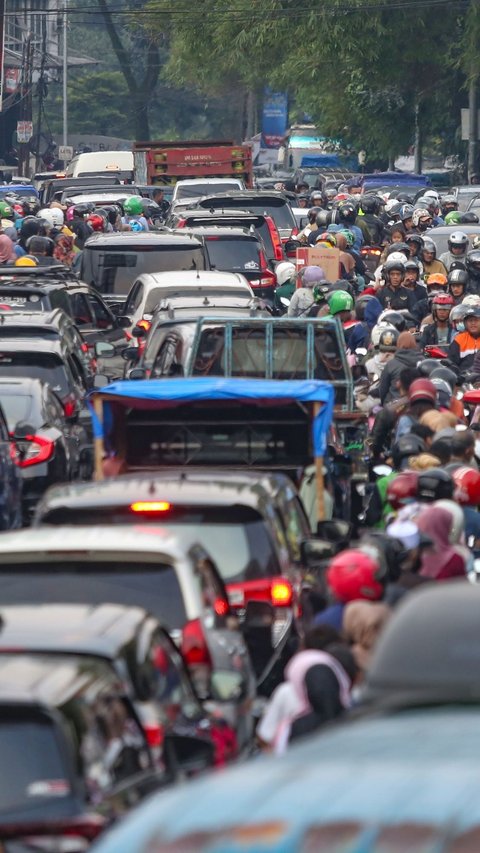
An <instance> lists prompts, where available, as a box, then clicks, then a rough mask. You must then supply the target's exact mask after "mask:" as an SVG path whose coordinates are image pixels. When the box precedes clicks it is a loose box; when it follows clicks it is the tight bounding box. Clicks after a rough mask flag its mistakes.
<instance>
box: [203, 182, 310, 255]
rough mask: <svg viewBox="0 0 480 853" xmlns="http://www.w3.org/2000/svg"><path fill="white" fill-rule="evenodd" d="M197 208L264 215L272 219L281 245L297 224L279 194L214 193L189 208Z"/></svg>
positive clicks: (287, 204)
mask: <svg viewBox="0 0 480 853" xmlns="http://www.w3.org/2000/svg"><path fill="white" fill-rule="evenodd" d="M197 207H203V208H205V209H206V210H223V208H228V209H229V210H231V209H232V208H238V209H240V210H250V211H252V212H253V213H264V214H266V215H267V216H271V217H272V219H273V221H274V222H275V225H276V226H277V228H278V233H279V234H280V237H281V239H282V242H283V243H285V242H286V241H287V240H289V239H290V237H292V236H294V235H295V234H296V233H297V223H296V221H295V217H294V215H293V213H292V209H291V207H290V204H289V203H288V200H287V199H286V198H285V196H284V194H283V193H280V192H270V191H263V192H261V191H260V192H256V191H255V190H238V192H233V191H231V192H229V193H216V194H215V195H209V196H205V198H201V199H200V200H199V201H197V202H196V203H195V204H192V206H191V208H192V209H194V208H197Z"/></svg>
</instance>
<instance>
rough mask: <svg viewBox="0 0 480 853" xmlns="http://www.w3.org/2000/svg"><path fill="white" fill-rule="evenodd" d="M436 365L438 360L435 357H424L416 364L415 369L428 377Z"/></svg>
mask: <svg viewBox="0 0 480 853" xmlns="http://www.w3.org/2000/svg"><path fill="white" fill-rule="evenodd" d="M437 367H438V361H437V359H436V358H424V359H422V361H420V362H419V363H418V365H417V369H418V370H419V371H420V373H421V374H422V376H426V377H429V376H431V374H432V373H433V371H434V370H435V368H437Z"/></svg>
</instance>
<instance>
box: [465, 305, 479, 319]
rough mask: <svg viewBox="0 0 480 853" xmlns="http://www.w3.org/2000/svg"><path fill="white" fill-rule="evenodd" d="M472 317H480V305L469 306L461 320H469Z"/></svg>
mask: <svg viewBox="0 0 480 853" xmlns="http://www.w3.org/2000/svg"><path fill="white" fill-rule="evenodd" d="M472 317H480V305H469V306H468V307H467V310H466V311H465V314H464V315H463V319H464V321H465V320H470V319H471V318H472Z"/></svg>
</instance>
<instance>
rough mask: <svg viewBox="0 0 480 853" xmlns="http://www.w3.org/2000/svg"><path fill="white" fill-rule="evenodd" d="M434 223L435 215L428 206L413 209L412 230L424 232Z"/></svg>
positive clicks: (416, 232) (419, 232)
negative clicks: (433, 215)
mask: <svg viewBox="0 0 480 853" xmlns="http://www.w3.org/2000/svg"><path fill="white" fill-rule="evenodd" d="M432 225H433V217H432V216H431V214H430V212H429V211H428V210H427V209H426V208H424V207H420V208H417V209H416V210H414V211H413V215H412V229H411V230H412V231H413V232H415V234H423V232H424V231H428V229H429V228H431V227H432Z"/></svg>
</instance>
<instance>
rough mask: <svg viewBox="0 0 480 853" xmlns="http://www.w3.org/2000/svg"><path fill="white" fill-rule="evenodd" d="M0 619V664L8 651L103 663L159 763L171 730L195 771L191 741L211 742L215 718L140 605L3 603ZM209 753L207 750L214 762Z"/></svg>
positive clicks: (22, 657) (20, 658)
mask: <svg viewBox="0 0 480 853" xmlns="http://www.w3.org/2000/svg"><path fill="white" fill-rule="evenodd" d="M0 618H1V624H2V632H1V635H0V669H1V667H2V665H4V664H5V662H6V661H7V660H8V659H10V656H12V655H17V658H16V659H17V662H18V666H19V667H22V665H25V662H27V661H28V662H29V661H31V660H32V661H37V660H42V661H47V660H51V662H52V664H53V665H55V663H57V662H58V664H59V665H60V666H61V665H62V662H65V661H68V660H69V659H72V660H74V661H75V662H77V663H78V662H80V661H83V665H84V667H85V668H88V667H92V666H95V662H96V661H102V662H103V663H105V664H106V665H107V666H108V668H109V669H110V670H111V672H112V674H113V675H116V677H117V678H118V680H119V682H121V683H122V685H123V688H124V690H125V692H126V694H127V696H128V697H129V699H130V700H131V701H132V703H133V705H134V707H135V711H136V713H137V716H138V719H139V720H140V722H141V725H142V729H143V731H144V733H145V736H146V739H147V742H148V744H149V745H150V747H151V750H152V757H153V758H154V761H155V764H156V765H157V767H158V768H159V769H161V768H162V767H164V768H165V766H166V765H167V766H168V764H169V756H168V754H165V752H164V744H165V738H166V737H167V743H168V740H169V736H170V735H175V736H176V737H177V738H178V739H180V738H185V740H184V749H185V752H187V750H188V747H189V746H190V747H191V749H192V770H193V769H196V770H197V771H198V768H196V767H195V751H196V744H195V739H196V738H202V740H204V741H205V740H206V741H207V742H208V741H210V742H211V743H212V745H213V743H214V737H215V735H216V734H217V726H216V722H215V719H214V718H213V717H212V718H210V717H209V715H208V713H207V712H206V711H205V710H204V708H203V706H202V704H201V702H200V701H199V699H198V697H197V695H196V693H195V691H194V689H193V685H192V683H191V680H190V677H189V675H188V671H187V669H186V666H185V663H184V661H183V659H182V656H181V654H180V652H179V650H178V649H177V647H176V646H175V644H174V642H173V641H172V639H171V638H170V636H169V634H168V632H167V631H166V630H165V629H164V628H163V626H162V625H161V623H160V622H159V621H158V620H157V619H155V618H154V617H153V616H151V615H150V614H149V613H148V612H147V611H146V610H144V609H143V608H141V607H123V606H120V605H115V604H101V605H86V604H41V605H37V604H36V605H33V606H32V605H28V604H26V605H12V606H6V607H2V608H1V609H0ZM190 739H191V740H192V741H193V742H192V743H191V744H190V743H189V742H188V741H189V740H190ZM214 757H215V756H214V755H213V751H212V763H213V759H214ZM218 758H220V756H218ZM173 769H174V768H173V767H171V768H170V770H171V771H172V770H173ZM183 769H184V770H185V767H184V768H183ZM166 778H167V777H166Z"/></svg>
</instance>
